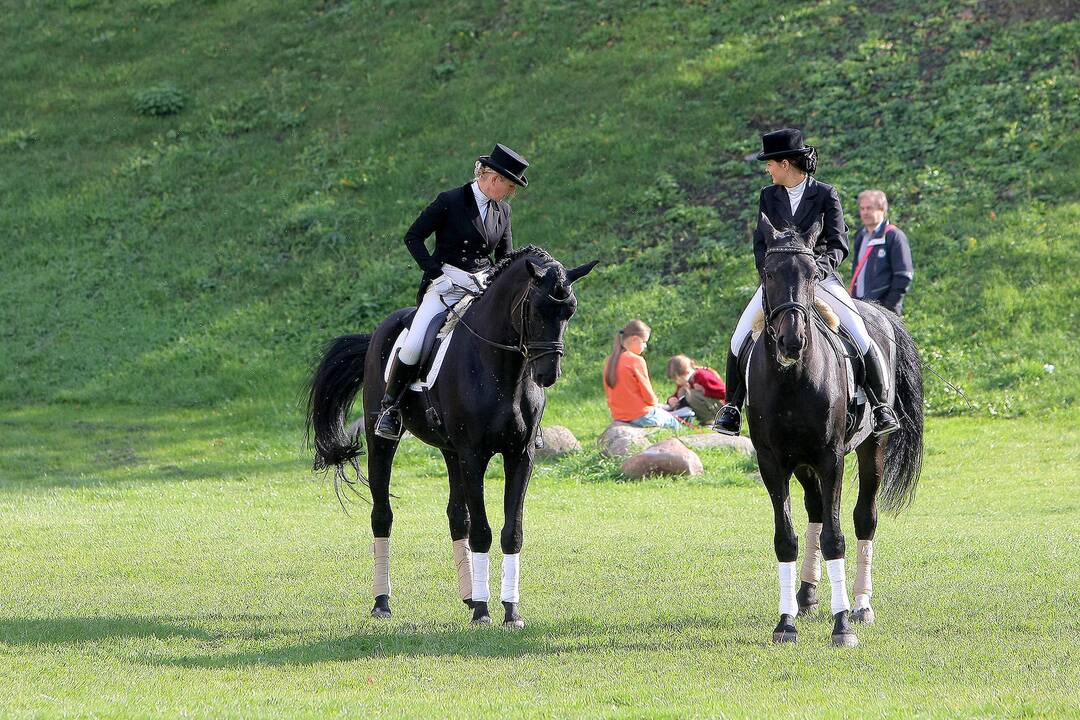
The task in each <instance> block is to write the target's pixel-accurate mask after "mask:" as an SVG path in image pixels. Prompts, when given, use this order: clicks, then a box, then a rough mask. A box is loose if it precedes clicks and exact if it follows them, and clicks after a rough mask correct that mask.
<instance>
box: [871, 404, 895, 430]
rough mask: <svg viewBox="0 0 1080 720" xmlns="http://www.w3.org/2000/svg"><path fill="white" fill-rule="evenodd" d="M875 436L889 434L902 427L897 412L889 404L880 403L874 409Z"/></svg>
mask: <svg viewBox="0 0 1080 720" xmlns="http://www.w3.org/2000/svg"><path fill="white" fill-rule="evenodd" d="M873 416H874V437H882V436H884V435H889V434H891V433H894V432H896V431H897V430H899V429H900V423H899V421H898V420H897V419H896V413H894V412H893V409H892V408H891V407H889V406H888V405H878V406H877V407H875V408H874V409H873Z"/></svg>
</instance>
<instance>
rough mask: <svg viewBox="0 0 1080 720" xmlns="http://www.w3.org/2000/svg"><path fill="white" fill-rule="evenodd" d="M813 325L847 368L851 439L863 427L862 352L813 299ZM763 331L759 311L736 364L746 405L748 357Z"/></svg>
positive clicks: (831, 314) (822, 304) (828, 311)
mask: <svg viewBox="0 0 1080 720" xmlns="http://www.w3.org/2000/svg"><path fill="white" fill-rule="evenodd" d="M811 316H812V318H813V321H814V324H815V325H817V327H818V329H819V330H820V331H821V336H822V337H824V338H825V339H826V340H827V341H828V343H829V347H831V348H832V350H833V353H834V354H835V355H836V360H837V362H839V363H841V364H846V365H847V369H848V372H847V377H848V398H849V401H848V408H847V427H846V428H845V435H846V437H845V440H851V438H852V437H854V435H855V433H856V432H857V431H858V429H859V427H860V426H861V424H862V421H863V417H864V416H865V414H866V407H867V403H866V392H865V391H864V390H863V384H864V383H865V382H866V364H865V363H864V362H863V356H862V353H860V352H859V347H858V345H856V344H855V340H854V339H853V338H852V337H851V335H850V334H849V333H848V331H847V330H846V329H844V326H843V325H841V324H840V318H839V317H837V315H836V313H834V312H833V310H832V308H830V307H829V306H828V304H826V303H825V301H823V300H820V299H817V298H815V300H814V312H813V313H812V315H811ZM764 329H765V313H764V311H763V310H761V309H759V310H758V311H757V314H756V315H755V316H754V323H753V330H752V331H751V333H750V336H749V337H747V339H746V341H745V342H743V345H742V347H741V348H739V355H738V362H739V372H740V373H741V374H742V376H743V381H744V382H745V383H746V385H745V386H744V387H746V388H747V403H749V395H750V393H749V388H750V357H751V356H752V355H753V351H754V346H755V345H756V344H757V339H758V337H759V336H760V335H761V333H762V332H763V331H764Z"/></svg>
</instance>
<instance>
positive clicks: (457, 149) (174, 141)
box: [0, 0, 1080, 429]
mask: <svg viewBox="0 0 1080 720" xmlns="http://www.w3.org/2000/svg"><path fill="white" fill-rule="evenodd" d="M360 18H362V19H363V21H362V22H360V21H359V19H360ZM240 26H243V27H247V28H253V29H256V30H255V31H253V32H252V33H250V36H249V37H248V36H245V37H247V39H246V40H245V41H244V42H243V44H241V43H240V42H239V41H238V39H237V38H238V35H237V32H236V28H237V27H240ZM811 28H812V30H811ZM0 32H3V36H4V37H5V38H7V39H9V43H8V45H7V47H6V48H5V50H6V52H5V53H4V54H3V56H2V57H0V94H2V96H3V97H4V98H5V99H6V102H5V105H4V107H3V108H2V109H0V113H2V117H0V128H4V130H3V131H2V132H0V153H2V154H4V155H5V156H7V157H9V158H17V159H18V172H13V173H5V174H4V175H3V177H0V190H2V191H3V193H4V195H5V197H12V198H16V201H15V202H9V203H3V204H0V230H2V232H0V236H2V237H3V238H4V242H5V243H7V245H6V246H5V263H3V266H2V267H0V337H3V339H4V341H5V342H4V346H5V352H4V353H2V354H0V401H3V402H5V403H19V404H22V403H28V402H41V401H51V400H57V399H65V400H71V401H87V402H100V401H112V400H117V401H123V402H130V403H137V404H153V405H160V404H165V405H217V404H219V403H221V402H223V401H244V400H246V399H248V398H250V397H252V396H255V397H259V398H262V399H265V400H267V401H278V400H282V399H285V398H289V399H291V398H292V397H293V395H294V394H295V390H296V388H297V387H298V386H299V385H300V383H301V380H302V378H303V376H304V374H305V373H306V371H307V362H308V360H309V359H310V357H311V355H312V354H313V353H314V352H315V349H316V348H317V347H319V346H320V345H321V344H322V343H323V342H324V341H325V340H326V339H327V338H328V337H330V336H332V335H334V334H338V333H343V332H355V331H359V330H367V329H370V328H371V327H372V326H373V325H374V323H375V322H377V320H378V318H379V317H380V316H381V315H382V314H384V313H386V312H388V311H389V310H392V309H393V308H394V307H397V306H401V305H406V304H410V303H411V302H412V301H413V297H414V294H415V289H416V284H417V282H418V278H419V272H418V271H417V270H416V268H415V265H414V264H413V263H412V261H411V259H410V258H409V257H408V255H407V253H406V252H405V250H404V247H403V245H402V243H401V237H402V234H403V232H404V230H405V228H407V227H408V225H409V223H410V222H411V221H412V220H413V219H414V218H415V216H416V214H417V213H418V212H419V211H420V209H422V208H423V207H424V205H425V204H426V203H427V202H429V201H430V199H431V198H432V197H433V196H434V194H435V193H436V192H437V191H438V190H441V189H444V188H446V187H450V186H452V185H456V184H458V183H462V182H464V181H465V180H466V179H467V178H468V176H469V173H470V170H471V164H472V161H473V159H474V158H475V157H476V156H477V155H479V154H481V153H484V152H486V151H487V150H489V149H490V147H491V144H492V143H493V142H495V141H502V142H506V143H508V144H510V145H511V146H513V147H515V148H517V149H519V150H520V151H521V152H523V153H524V154H525V156H526V157H528V158H529V159H530V160H531V161H532V162H533V168H532V169H531V171H530V177H531V179H532V180H533V182H532V184H531V185H530V187H529V189H528V190H527V191H525V192H522V193H520V194H519V195H518V197H517V198H516V199H515V212H514V221H515V235H516V236H517V239H518V243H519V244H523V243H526V242H532V243H536V244H539V245H542V246H544V247H546V248H547V249H549V250H550V251H552V252H553V253H554V254H555V255H556V257H559V258H561V259H564V260H565V261H566V262H567V263H575V264H576V263H580V262H584V261H586V260H591V259H594V258H599V259H600V260H601V265H600V266H599V267H598V268H597V270H596V271H594V273H593V274H592V275H591V276H590V277H589V278H588V279H587V280H585V281H583V282H582V283H581V285H580V287H579V290H578V292H579V298H580V311H579V313H578V315H577V317H576V318H575V319H574V321H573V322H572V323H571V326H570V334H569V338H568V348H569V353H568V355H567V358H566V362H565V373H564V377H563V379H562V380H561V381H560V383H559V384H558V385H556V387H555V388H554V389H553V391H552V392H551V397H552V399H553V402H552V408H551V410H550V411H549V412H551V413H554V414H561V413H567V414H568V415H569V416H571V417H573V413H572V411H569V410H564V409H563V408H564V407H566V406H572V407H577V406H579V405H580V406H585V407H588V408H593V409H590V410H588V411H587V412H586V413H585V415H586V416H585V417H582V418H576V417H575V420H576V421H577V420H580V421H581V422H586V423H589V426H590V427H592V426H593V424H594V423H596V422H602V421H603V419H604V417H603V408H604V406H603V400H602V392H601V390H600V386H599V382H598V380H597V378H598V376H599V366H600V363H601V362H602V360H603V357H604V356H605V355H606V354H607V352H608V351H609V347H610V343H611V334H612V332H613V331H614V329H615V328H617V327H621V326H622V325H623V324H625V322H626V321H627V319H629V318H631V317H641V318H643V319H645V320H646V321H647V322H649V324H650V325H652V326H653V327H654V329H655V331H656V332H655V336H654V342H653V343H652V344H651V346H650V356H649V357H650V361H651V363H652V364H653V368H654V371H656V370H658V369H659V368H662V367H663V363H664V361H665V360H666V358H667V356H668V355H670V354H674V353H676V352H686V353H688V354H690V355H692V356H694V357H695V358H696V359H698V360H699V361H701V362H703V363H706V364H709V365H711V366H713V367H718V366H719V367H722V365H723V361H724V350H725V347H726V344H727V339H728V336H729V334H730V332H731V329H732V327H733V325H734V323H735V320H736V318H737V315H738V313H739V312H740V311H741V309H742V307H743V305H745V302H746V299H747V298H748V297H749V295H750V293H751V292H752V291H753V286H754V283H755V274H754V271H753V262H752V258H751V252H750V247H749V243H748V240H749V232H750V229H751V227H752V224H753V222H754V221H755V217H754V213H755V209H756V208H755V204H756V199H757V192H758V189H759V188H760V187H761V185H762V184H763V183H764V182H765V180H766V177H765V176H764V174H763V173H762V168H761V166H760V164H759V163H756V162H752V161H747V160H746V159H745V158H747V157H748V156H750V155H751V154H752V153H753V152H755V151H756V150H757V147H758V144H759V141H758V134H759V132H760V131H762V130H766V129H771V128H775V127H778V126H782V125H788V124H791V125H797V126H800V127H802V128H803V129H804V131H805V132H806V133H807V136H808V139H809V141H810V142H811V143H813V144H816V145H817V146H818V148H819V150H820V153H821V160H822V162H821V169H820V172H819V175H820V177H821V178H822V179H823V180H825V181H827V182H830V183H832V184H834V185H836V186H837V187H838V188H839V189H840V191H841V194H842V199H843V201H844V204H845V208H846V209H847V211H848V214H849V216H850V217H849V219H848V222H849V225H852V226H853V227H854V226H856V225H857V217H856V215H855V197H856V194H857V193H858V191H859V190H861V189H863V188H865V187H869V186H876V187H882V188H884V189H885V190H886V191H887V192H888V194H889V196H890V200H891V204H892V206H893V208H894V209H893V212H892V218H891V219H893V220H894V221H895V222H897V223H898V224H899V225H900V226H901V227H902V228H903V229H904V230H905V231H906V232H907V234H908V236H909V237H910V238H911V241H912V244H913V249H914V254H915V262H916V279H915V285H914V287H913V290H912V293H911V295H910V297H909V300H908V302H907V305H906V311H907V321H908V324H909V327H910V328H911V330H912V332H913V334H914V335H915V337H916V340H917V341H918V343H919V345H920V347H921V349H922V351H923V354H924V357H925V359H926V360H927V362H928V363H929V369H928V370H927V397H928V402H929V408H930V411H931V412H933V413H941V414H953V413H979V414H991V413H998V414H1007V415H1009V414H1023V413H1028V412H1032V413H1042V412H1045V411H1050V410H1053V409H1054V408H1060V407H1069V406H1072V405H1074V404H1075V403H1076V401H1077V397H1078V396H1080V370H1078V368H1077V366H1076V363H1075V362H1074V361H1073V356H1074V355H1075V347H1076V343H1075V339H1073V338H1072V337H1071V333H1070V330H1071V328H1073V327H1076V326H1077V320H1076V316H1075V309H1074V308H1073V303H1069V302H1067V301H1065V300H1066V299H1067V298H1070V297H1074V296H1076V295H1077V294H1078V293H1080V284H1078V283H1080V279H1078V276H1076V275H1075V274H1072V273H1067V272H1061V271H1060V268H1068V267H1074V266H1076V265H1077V264H1078V263H1080V255H1078V254H1080V246H1078V244H1077V243H1076V242H1075V239H1074V238H1073V237H1072V234H1073V233H1072V228H1075V227H1077V226H1078V223H1080V205H1078V203H1077V201H1076V199H1075V198H1077V197H1080V183H1078V177H1080V176H1078V175H1077V174H1076V173H1075V172H1074V171H1073V170H1072V169H1073V168H1075V167H1076V166H1077V164H1078V162H1080V142H1078V141H1077V138H1078V137H1080V133H1078V132H1077V130H1078V128H1077V124H1078V120H1077V115H1076V113H1075V112H1073V108H1075V107H1076V106H1078V105H1080V90H1078V89H1077V88H1078V87H1080V77H1078V70H1077V67H1076V65H1075V63H1072V62H1071V61H1070V60H1069V59H1070V58H1073V57H1076V56H1077V55H1078V54H1080V47H1078V42H1080V39H1078V38H1080V32H1078V28H1077V20H1076V19H1075V18H1074V17H1073V16H1072V15H1071V14H1070V13H1069V12H1067V8H1065V6H1064V4H1055V3H1042V4H1036V5H1031V6H1028V5H1027V4H1020V3H1012V2H1008V3H991V4H985V3H976V2H974V1H973V0H970V1H968V0H965V2H962V3H960V4H955V3H946V2H944V1H943V0H918V1H917V2H907V3H900V4H895V5H881V4H878V5H873V6H865V5H851V4H846V5H845V4H837V3H831V2H820V3H809V4H807V3H794V2H785V3H780V4H774V5H770V6H769V7H768V8H765V7H764V6H762V5H761V4H760V3H751V2H730V3H709V4H701V3H682V2H673V1H668V0H657V1H654V2H646V3H636V4H629V5H628V4H626V3H614V2H601V3H548V2H538V1H532V0H528V1H526V2H521V3H515V4H514V6H513V8H512V9H511V10H506V9H499V8H496V7H495V6H492V7H490V8H476V7H473V6H471V5H467V4H462V3H445V4H430V3H415V2H375V1H374V0H367V1H364V2H337V1H327V2H320V3H302V2H291V1H290V2H285V3H283V4H281V3H279V4H276V5H258V4H256V5H250V4H229V3H177V2H169V1H167V0H162V1H159V0H145V1H131V2H120V3H109V4H104V3H93V2H86V1H85V0H78V1H76V0H70V2H69V3H67V4H66V5H65V4H63V3H62V4H61V5H60V6H58V7H53V6H50V5H42V6H40V7H38V8H37V9H35V10H34V11H33V12H25V13H23V12H20V13H6V14H4V15H3V16H2V17H0ZM779 37H783V38H784V41H783V42H777V41H776V38H779ZM60 38H64V41H63V42H61V41H60ZM162 77H172V78H179V79H182V81H183V86H184V87H185V88H186V89H187V90H188V91H190V92H191V93H192V94H193V95H197V97H198V102H197V103H193V102H183V96H180V100H179V101H178V100H177V98H176V97H174V96H172V95H171V93H172V92H177V93H178V92H179V91H177V90H176V88H173V87H167V88H161V87H159V86H157V85H156V84H155V83H156V81H157V79H158V78H162ZM150 86H153V87H154V89H155V99H154V100H153V101H152V102H151V101H149V100H148V104H147V109H146V111H145V112H150V113H158V112H159V108H160V109H161V111H164V110H169V111H170V112H176V111H179V110H180V109H183V112H182V113H180V114H173V115H165V116H161V115H154V116H152V117H145V116H143V114H142V113H143V112H144V111H141V110H140V112H139V114H137V115H134V116H131V117H127V118H119V117H118V116H117V113H116V108H117V107H121V106H123V104H124V103H125V102H126V101H128V100H129V93H130V91H131V88H140V87H150ZM76 89H77V90H76ZM163 90H166V91H168V92H165V93H160V91H163ZM159 94H160V95H161V96H160V97H158V95H159ZM159 100H161V101H167V102H159ZM178 102H183V105H179V104H178ZM30 118H32V119H33V122H32V124H31V122H30ZM841 270H842V272H844V273H846V272H850V262H849V263H846V264H845V265H844V266H842V268H841ZM1046 365H1053V366H1054V367H1055V371H1054V372H1053V373H1049V372H1047V371H1046V370H1044V369H1043V367H1044V366H1046ZM931 370H932V371H933V372H936V373H937V374H939V375H940V376H942V377H943V378H945V379H947V380H948V381H949V382H950V383H951V384H952V385H953V386H956V387H958V388H959V389H960V390H962V392H963V395H961V394H958V393H957V392H955V391H954V390H952V389H950V386H949V385H947V384H945V383H944V382H942V381H941V380H938V379H937V377H935V375H934V374H933V372H931ZM657 380H658V382H657V384H658V385H661V384H663V383H661V382H660V381H659V380H660V379H659V378H657ZM575 429H576V427H575Z"/></svg>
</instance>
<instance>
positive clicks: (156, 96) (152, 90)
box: [135, 85, 187, 116]
mask: <svg viewBox="0 0 1080 720" xmlns="http://www.w3.org/2000/svg"><path fill="white" fill-rule="evenodd" d="M186 102H187V100H186V98H185V97H184V95H183V93H181V92H180V90H178V89H177V88H176V86H175V85H155V86H154V87H149V88H146V89H145V90H140V91H139V92H137V93H135V112H137V113H139V114H140V115H151V116H163V115H175V114H177V113H178V112H180V111H181V110H183V109H184V105H185V103H186Z"/></svg>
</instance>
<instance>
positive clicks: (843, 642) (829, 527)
mask: <svg viewBox="0 0 1080 720" xmlns="http://www.w3.org/2000/svg"><path fill="white" fill-rule="evenodd" d="M817 473H818V477H819V478H820V480H821V505H822V507H821V509H822V526H821V554H822V556H823V557H824V558H825V570H826V571H827V572H828V574H829V584H830V585H831V586H832V599H831V602H832V616H833V631H832V643H833V645H835V646H837V647H855V646H856V645H858V644H859V639H858V638H857V637H855V632H854V631H853V630H852V629H851V622H850V620H849V617H848V614H849V611H850V610H851V603H850V602H848V596H847V578H846V577H845V575H844V550H845V546H844V533H843V531H842V530H841V529H840V491H841V488H842V487H843V483H844V456H843V452H842V451H840V450H837V449H835V448H825V449H824V450H823V453H822V456H821V459H820V461H819V463H818V467H817Z"/></svg>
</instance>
